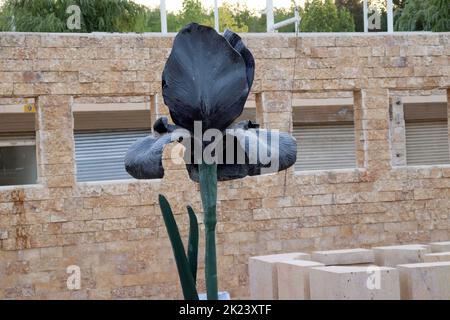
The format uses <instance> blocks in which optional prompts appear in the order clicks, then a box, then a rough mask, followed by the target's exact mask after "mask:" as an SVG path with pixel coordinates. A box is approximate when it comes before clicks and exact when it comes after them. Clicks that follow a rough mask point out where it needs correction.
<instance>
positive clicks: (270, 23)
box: [159, 0, 394, 33]
mask: <svg viewBox="0 0 450 320" xmlns="http://www.w3.org/2000/svg"><path fill="white" fill-rule="evenodd" d="M363 2H364V3H363V16H364V32H369V23H368V12H369V7H368V0H363ZM159 8H160V11H161V32H162V33H167V11H166V0H160V6H159ZM264 11H265V13H266V24H267V32H269V33H270V32H276V31H277V30H278V29H280V28H282V27H285V26H287V25H290V24H293V23H294V24H295V32H296V33H297V32H298V31H299V29H300V21H301V17H300V14H299V11H298V8H297V7H296V8H295V10H294V17H292V18H289V19H286V20H283V21H280V22H277V23H275V18H274V14H273V0H266V9H265V10H264ZM386 11H387V32H394V14H393V3H392V0H386ZM219 27H220V26H219V6H218V0H214V28H215V29H216V30H217V31H219Z"/></svg>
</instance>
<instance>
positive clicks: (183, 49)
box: [162, 23, 249, 132]
mask: <svg viewBox="0 0 450 320" xmlns="http://www.w3.org/2000/svg"><path fill="white" fill-rule="evenodd" d="M162 80H163V84H162V90H163V97H164V102H165V104H166V105H167V106H168V107H169V110H170V115H171V117H172V120H173V121H174V123H175V124H177V125H179V126H181V127H183V128H186V129H188V130H189V131H191V132H192V131H193V128H194V121H201V122H202V127H203V130H207V129H209V128H215V129H219V130H221V131H223V130H225V129H226V128H227V127H228V126H229V125H230V124H231V123H232V122H233V121H234V120H235V119H236V118H237V117H238V116H239V115H240V114H241V113H242V110H243V107H244V104H245V100H246V99H247V96H248V93H249V85H248V79H247V66H246V62H245V61H244V59H243V57H242V56H241V54H240V53H239V52H238V51H236V50H235V49H234V48H233V47H232V46H231V45H230V44H229V43H228V41H227V40H226V39H225V38H224V37H222V36H221V35H219V34H218V33H217V32H216V31H215V30H214V29H213V28H210V27H206V26H201V25H198V24H195V23H192V24H189V25H187V26H186V27H185V28H183V29H182V30H181V31H180V32H179V33H178V35H177V36H176V38H175V40H174V44H173V48H172V52H171V54H170V56H169V59H168V60H167V62H166V65H165V68H164V71H163V77H162Z"/></svg>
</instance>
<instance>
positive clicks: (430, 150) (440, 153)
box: [404, 102, 450, 165]
mask: <svg viewBox="0 0 450 320" xmlns="http://www.w3.org/2000/svg"><path fill="white" fill-rule="evenodd" d="M404 117H405V137H406V163H407V165H436V164H449V163H450V152H449V135H448V120H447V119H448V116H447V104H446V103H442V102H429V103H405V104H404Z"/></svg>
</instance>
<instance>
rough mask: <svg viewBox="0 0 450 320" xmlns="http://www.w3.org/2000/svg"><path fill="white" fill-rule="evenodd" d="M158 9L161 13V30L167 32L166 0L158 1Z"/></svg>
mask: <svg viewBox="0 0 450 320" xmlns="http://www.w3.org/2000/svg"><path fill="white" fill-rule="evenodd" d="M159 11H160V13H161V32H162V33H167V12H166V0H160V1H159Z"/></svg>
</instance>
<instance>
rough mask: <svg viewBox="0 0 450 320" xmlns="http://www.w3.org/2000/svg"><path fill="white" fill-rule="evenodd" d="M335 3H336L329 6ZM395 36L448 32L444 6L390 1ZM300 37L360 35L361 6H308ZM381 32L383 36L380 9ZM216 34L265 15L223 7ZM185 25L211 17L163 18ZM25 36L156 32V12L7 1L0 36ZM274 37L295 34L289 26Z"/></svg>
mask: <svg viewBox="0 0 450 320" xmlns="http://www.w3.org/2000/svg"><path fill="white" fill-rule="evenodd" d="M334 1H335V3H334ZM70 5H78V6H79V7H80V9H81V29H80V30H70V29H68V28H67V19H68V18H69V16H70V15H71V14H70V13H67V12H66V9H67V8H68V7H69V6H70ZM294 5H295V3H294V1H293V2H292V6H291V8H275V9H274V17H275V22H279V21H282V20H285V19H287V18H290V17H292V16H293V13H294ZM394 7H395V8H396V10H395V16H394V22H395V29H396V30H398V31H419V30H424V31H450V5H449V0H394ZM300 11H301V13H300V15H301V17H302V22H301V25H300V29H301V31H304V32H346V31H363V19H362V18H363V15H362V1H361V0H309V1H307V2H306V4H305V7H304V8H303V9H301V10H300ZM381 14H382V15H381V20H382V21H381V30H377V31H385V30H386V11H385V9H384V8H382V12H381ZM219 19H220V21H219V22H220V29H221V31H223V30H224V29H226V28H229V29H231V30H233V31H236V32H265V31H266V15H265V14H263V13H258V12H254V11H251V10H249V9H248V8H247V7H246V6H245V5H242V4H239V3H237V4H229V3H227V2H224V3H223V4H222V6H221V7H220V8H219ZM190 22H198V23H201V24H206V25H209V26H214V13H213V11H212V10H207V9H206V8H205V7H204V6H203V4H202V2H201V1H200V0H184V1H183V8H182V10H181V11H180V12H178V13H173V12H168V13H167V25H168V30H169V31H171V32H177V31H178V30H180V28H182V27H183V26H184V25H186V24H187V23H190ZM13 30H15V31H24V32H25V31H26V32H96V31H97V32H160V31H161V17H160V12H159V9H157V8H156V9H149V8H146V7H144V6H142V5H139V4H136V3H135V2H133V1H132V0H6V1H5V2H4V4H3V6H2V7H1V8H0V31H13ZM279 32H294V25H293V24H292V25H289V26H286V27H283V28H281V29H280V30H279Z"/></svg>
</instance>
